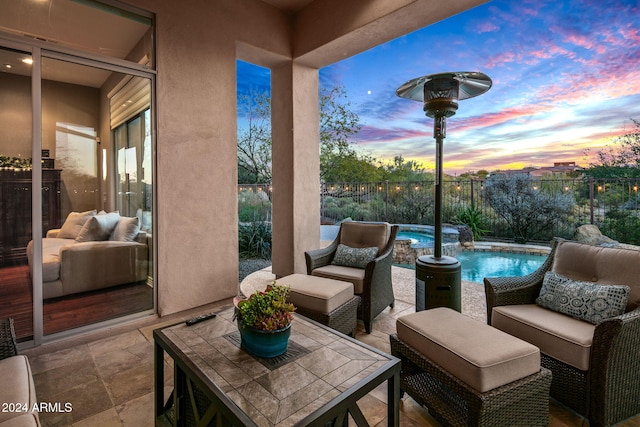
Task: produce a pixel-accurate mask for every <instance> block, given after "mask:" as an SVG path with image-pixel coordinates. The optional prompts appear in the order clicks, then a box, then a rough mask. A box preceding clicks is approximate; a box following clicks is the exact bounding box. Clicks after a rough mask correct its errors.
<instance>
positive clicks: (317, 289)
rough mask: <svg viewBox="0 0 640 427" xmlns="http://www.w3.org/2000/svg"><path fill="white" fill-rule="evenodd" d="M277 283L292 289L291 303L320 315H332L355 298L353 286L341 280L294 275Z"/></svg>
mask: <svg viewBox="0 0 640 427" xmlns="http://www.w3.org/2000/svg"><path fill="white" fill-rule="evenodd" d="M276 283H277V284H278V285H283V286H288V287H289V288H290V291H289V302H291V303H293V305H295V306H300V307H304V308H306V309H308V310H312V311H317V312H320V313H331V312H332V311H333V310H335V309H336V308H338V307H340V306H341V305H343V304H344V303H346V302H347V301H349V300H350V299H351V298H353V284H351V283H349V282H343V281H341V280H333V279H327V278H324V277H316V276H308V275H306V274H292V275H290V276H285V277H283V278H281V279H278V280H276Z"/></svg>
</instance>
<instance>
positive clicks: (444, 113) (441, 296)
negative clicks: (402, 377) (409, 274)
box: [396, 72, 492, 311]
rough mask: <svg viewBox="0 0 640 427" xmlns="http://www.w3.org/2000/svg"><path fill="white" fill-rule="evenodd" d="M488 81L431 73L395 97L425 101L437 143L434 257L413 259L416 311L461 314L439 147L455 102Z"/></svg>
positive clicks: (405, 86) (466, 74)
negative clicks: (446, 238) (449, 252)
mask: <svg viewBox="0 0 640 427" xmlns="http://www.w3.org/2000/svg"><path fill="white" fill-rule="evenodd" d="M491 85H492V82H491V79H490V78H489V77H488V76H487V75H485V74H483V73H478V72H455V73H442V74H432V75H429V76H424V77H419V78H417V79H413V80H410V81H408V82H406V83H405V84H403V85H402V86H400V87H399V88H398V90H397V91H396V94H397V95H398V96H400V97H402V98H408V99H413V100H415V101H422V102H424V111H425V114H426V115H427V116H428V117H432V118H433V119H434V122H433V137H434V139H435V140H436V176H435V179H436V185H435V226H434V228H435V231H434V240H435V241H434V246H433V255H424V256H421V257H420V258H418V259H417V260H416V311H420V310H425V309H429V308H434V307H450V308H452V309H454V310H457V311H461V294H462V290H461V276H460V270H461V267H460V262H459V261H458V260H457V259H456V258H455V257H451V256H442V152H443V149H442V146H443V142H444V139H445V138H446V133H447V117H451V116H453V115H454V114H455V113H456V111H457V110H458V101H459V100H463V99H467V98H472V97H474V96H478V95H480V94H483V93H484V92H486V91H488V90H489V89H490V88H491Z"/></svg>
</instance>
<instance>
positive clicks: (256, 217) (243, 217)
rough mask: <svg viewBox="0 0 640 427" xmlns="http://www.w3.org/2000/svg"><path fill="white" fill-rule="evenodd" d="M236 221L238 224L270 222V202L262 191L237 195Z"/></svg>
mask: <svg viewBox="0 0 640 427" xmlns="http://www.w3.org/2000/svg"><path fill="white" fill-rule="evenodd" d="M238 220H239V221H240V222H251V221H270V220H271V200H269V197H268V196H267V194H266V193H265V192H263V191H241V192H240V193H238Z"/></svg>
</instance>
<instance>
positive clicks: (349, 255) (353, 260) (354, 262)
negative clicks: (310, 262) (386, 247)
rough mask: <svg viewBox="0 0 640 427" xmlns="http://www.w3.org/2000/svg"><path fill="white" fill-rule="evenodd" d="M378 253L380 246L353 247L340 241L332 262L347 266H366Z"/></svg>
mask: <svg viewBox="0 0 640 427" xmlns="http://www.w3.org/2000/svg"><path fill="white" fill-rule="evenodd" d="M377 254H378V248H377V247H375V246H373V247H370V248H352V247H350V246H347V245H343V244H342V243H340V244H339V245H338V248H337V249H336V253H335V255H334V256H333V260H332V261H331V264H333V265H344V266H345V267H355V268H365V267H366V266H367V264H369V263H370V262H371V261H373V260H374V259H375V258H376V255H377Z"/></svg>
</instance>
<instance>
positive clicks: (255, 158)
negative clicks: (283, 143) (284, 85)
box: [238, 92, 271, 184]
mask: <svg viewBox="0 0 640 427" xmlns="http://www.w3.org/2000/svg"><path fill="white" fill-rule="evenodd" d="M238 101H239V102H238V104H239V105H240V106H242V108H244V109H245V111H244V114H243V116H246V117H247V120H248V124H247V127H246V128H245V130H244V131H242V132H241V133H240V134H239V135H238V182H239V183H242V184H257V183H264V182H269V181H271V99H270V98H269V94H268V93H267V92H262V93H254V92H252V93H250V94H249V95H242V96H240V98H239V100H238Z"/></svg>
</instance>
